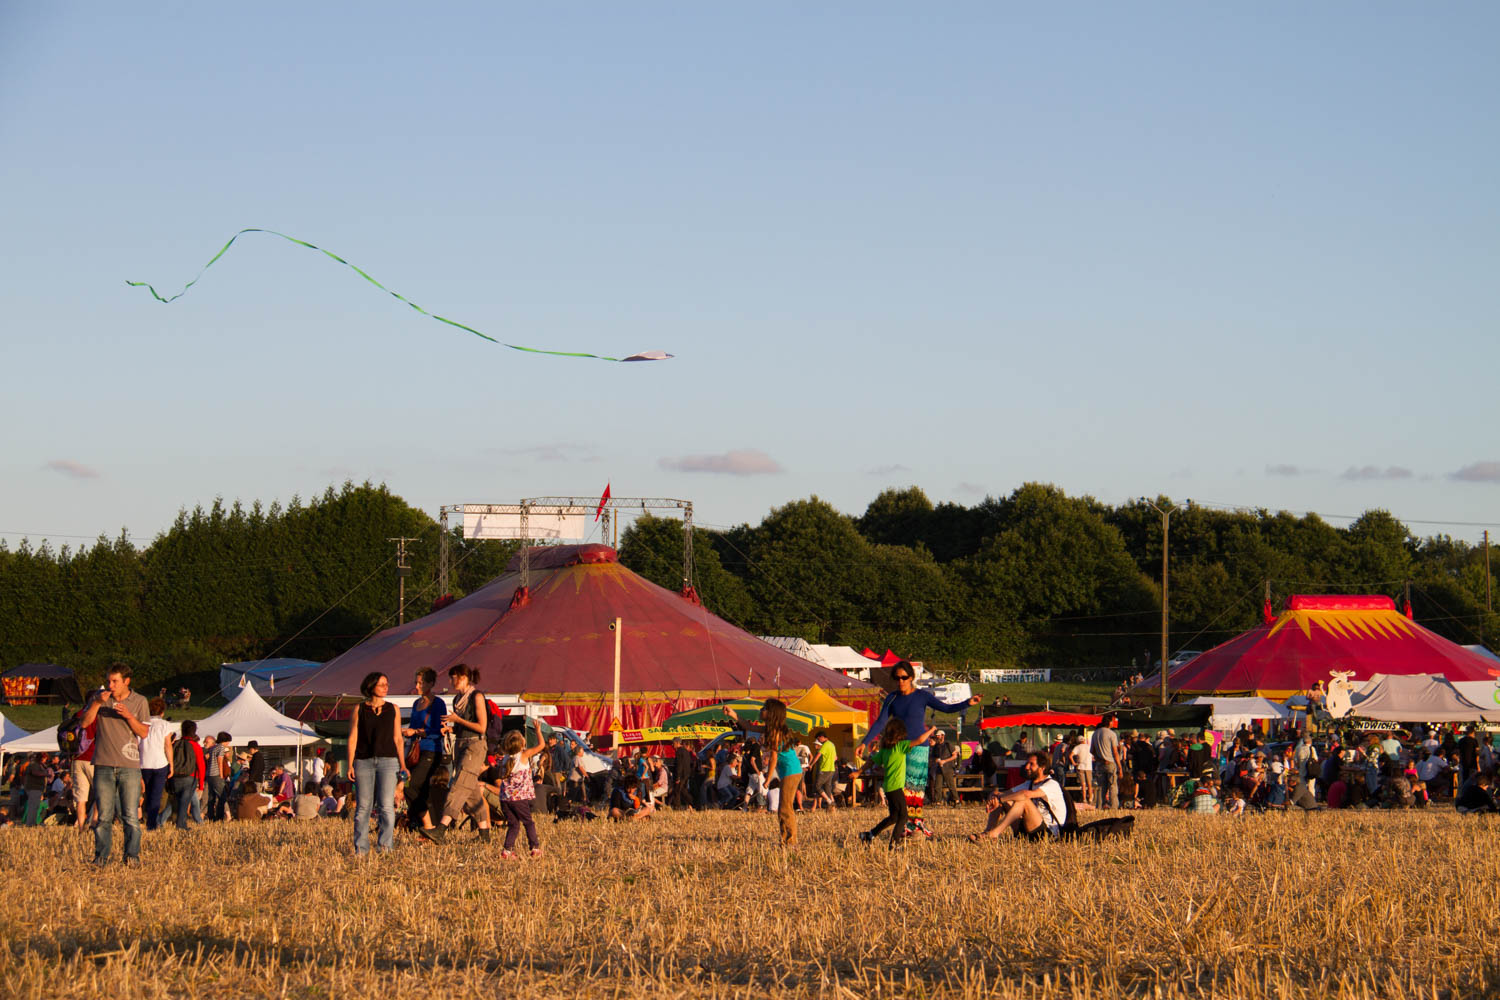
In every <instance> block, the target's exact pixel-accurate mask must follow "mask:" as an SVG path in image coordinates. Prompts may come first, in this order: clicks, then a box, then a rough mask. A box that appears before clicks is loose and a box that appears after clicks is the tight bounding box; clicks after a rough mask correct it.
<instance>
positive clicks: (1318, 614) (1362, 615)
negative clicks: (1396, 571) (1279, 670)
mask: <svg viewBox="0 0 1500 1000" xmlns="http://www.w3.org/2000/svg"><path fill="white" fill-rule="evenodd" d="M1289 624H1292V625H1296V626H1297V627H1298V628H1299V629H1301V630H1302V634H1303V636H1305V637H1306V638H1309V639H1311V638H1312V632H1313V626H1314V625H1317V626H1320V627H1322V628H1324V629H1326V630H1327V631H1328V632H1330V633H1332V634H1333V635H1336V636H1338V637H1339V638H1340V639H1401V638H1405V637H1406V636H1411V635H1415V634H1416V627H1415V626H1414V625H1413V624H1412V622H1411V619H1409V618H1407V617H1406V616H1405V615H1403V614H1401V613H1400V612H1399V611H1394V610H1391V609H1387V608H1381V609H1374V610H1363V609H1361V610H1351V611H1321V610H1296V611H1283V612H1282V613H1281V616H1280V617H1279V618H1277V619H1276V624H1275V625H1272V626H1271V631H1270V632H1269V633H1267V638H1269V637H1270V636H1273V635H1275V634H1276V633H1277V632H1280V631H1281V630H1282V629H1283V628H1285V627H1286V626H1287V625H1289Z"/></svg>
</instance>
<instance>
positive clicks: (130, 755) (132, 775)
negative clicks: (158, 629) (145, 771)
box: [79, 663, 150, 867]
mask: <svg viewBox="0 0 1500 1000" xmlns="http://www.w3.org/2000/svg"><path fill="white" fill-rule="evenodd" d="M149 715H150V707H149V706H148V705H147V702H146V698H145V696H144V695H139V694H136V693H135V692H133V691H131V690H130V667H129V666H128V665H126V664H124V663H112V664H110V667H109V677H108V680H107V681H106V682H105V688H104V690H102V691H99V692H96V693H95V694H94V696H93V697H92V698H91V699H89V703H88V705H87V707H85V708H84V710H83V716H82V718H81V719H80V720H79V721H80V722H81V723H82V724H83V725H84V726H88V725H90V724H95V732H94V790H95V794H96V795H97V796H98V800H99V822H98V825H96V826H95V827H94V864H96V865H99V866H100V867H103V866H104V865H106V864H108V863H109V855H110V849H111V846H112V840H113V837H114V829H115V815H116V813H117V812H118V814H119V817H120V820H121V822H123V823H124V824H125V849H124V861H125V863H126V864H127V865H129V864H139V863H140V858H141V821H140V817H139V816H137V815H136V812H137V810H138V809H139V808H140V804H141V746H140V741H141V740H142V739H145V737H146V733H147V732H148V731H149V727H147V725H146V723H145V722H143V721H142V720H143V719H145V718H147V717H148V716H149Z"/></svg>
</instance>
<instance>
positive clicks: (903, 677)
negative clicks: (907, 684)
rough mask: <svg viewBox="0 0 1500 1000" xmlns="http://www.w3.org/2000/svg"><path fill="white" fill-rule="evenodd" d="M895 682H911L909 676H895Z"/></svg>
mask: <svg viewBox="0 0 1500 1000" xmlns="http://www.w3.org/2000/svg"><path fill="white" fill-rule="evenodd" d="M896 680H898V681H909V680H911V674H897V675H896Z"/></svg>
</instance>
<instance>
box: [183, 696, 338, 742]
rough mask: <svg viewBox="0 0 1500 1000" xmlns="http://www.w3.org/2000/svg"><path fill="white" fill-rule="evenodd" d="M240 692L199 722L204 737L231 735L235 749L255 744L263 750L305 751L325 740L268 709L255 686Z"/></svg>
mask: <svg viewBox="0 0 1500 1000" xmlns="http://www.w3.org/2000/svg"><path fill="white" fill-rule="evenodd" d="M239 692H240V693H239V694H237V695H235V696H234V700H233V701H231V702H230V703H229V704H227V705H225V706H224V707H223V708H221V709H219V710H218V711H217V712H215V713H214V714H213V715H210V716H209V717H208V718H206V719H199V720H198V735H199V736H200V737H203V736H217V735H218V734H219V733H228V734H229V735H230V737H231V738H232V739H233V741H234V744H235V746H241V747H242V746H244V745H245V744H246V743H249V742H250V741H251V740H254V741H255V742H257V743H259V744H260V745H261V746H263V747H290V746H298V747H301V746H306V745H307V744H309V743H316V742H317V741H318V740H320V739H322V737H320V736H319V735H318V734H317V733H316V732H315V731H314V730H313V728H312V727H311V726H304V725H303V724H302V723H300V722H298V721H297V720H296V719H292V718H288V717H287V716H285V715H282V714H281V713H280V712H278V711H276V709H274V708H272V707H271V706H270V705H267V704H266V700H265V699H264V698H262V697H261V696H260V692H258V691H256V690H255V687H254V685H251V684H246V685H245V686H244V687H242V688H240V689H239Z"/></svg>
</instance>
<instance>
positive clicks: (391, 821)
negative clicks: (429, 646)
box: [349, 672, 401, 855]
mask: <svg viewBox="0 0 1500 1000" xmlns="http://www.w3.org/2000/svg"><path fill="white" fill-rule="evenodd" d="M390 689H391V682H390V680H389V679H387V678H386V676H385V674H382V673H378V672H377V673H373V674H370V675H369V676H367V677H366V678H365V679H364V681H363V682H362V683H361V684H360V685H359V693H360V694H362V695H364V696H365V700H364V701H362V702H360V703H359V707H358V708H356V709H355V710H354V719H353V721H352V723H351V725H350V727H349V774H350V775H351V776H352V777H353V778H354V781H355V809H354V853H355V854H357V855H364V854H368V853H369V851H370V810H371V809H372V808H373V807H374V806H376V805H377V804H378V805H379V806H380V820H379V826H378V833H379V839H378V841H377V847H378V848H379V850H381V851H382V852H383V851H389V850H390V849H391V840H392V838H393V836H394V831H395V827H396V772H397V771H398V770H400V765H401V758H400V750H399V747H400V746H401V711H400V710H399V709H398V708H396V706H395V705H393V704H391V703H390V702H388V701H386V700H385V696H386V694H388V693H389V692H390Z"/></svg>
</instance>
